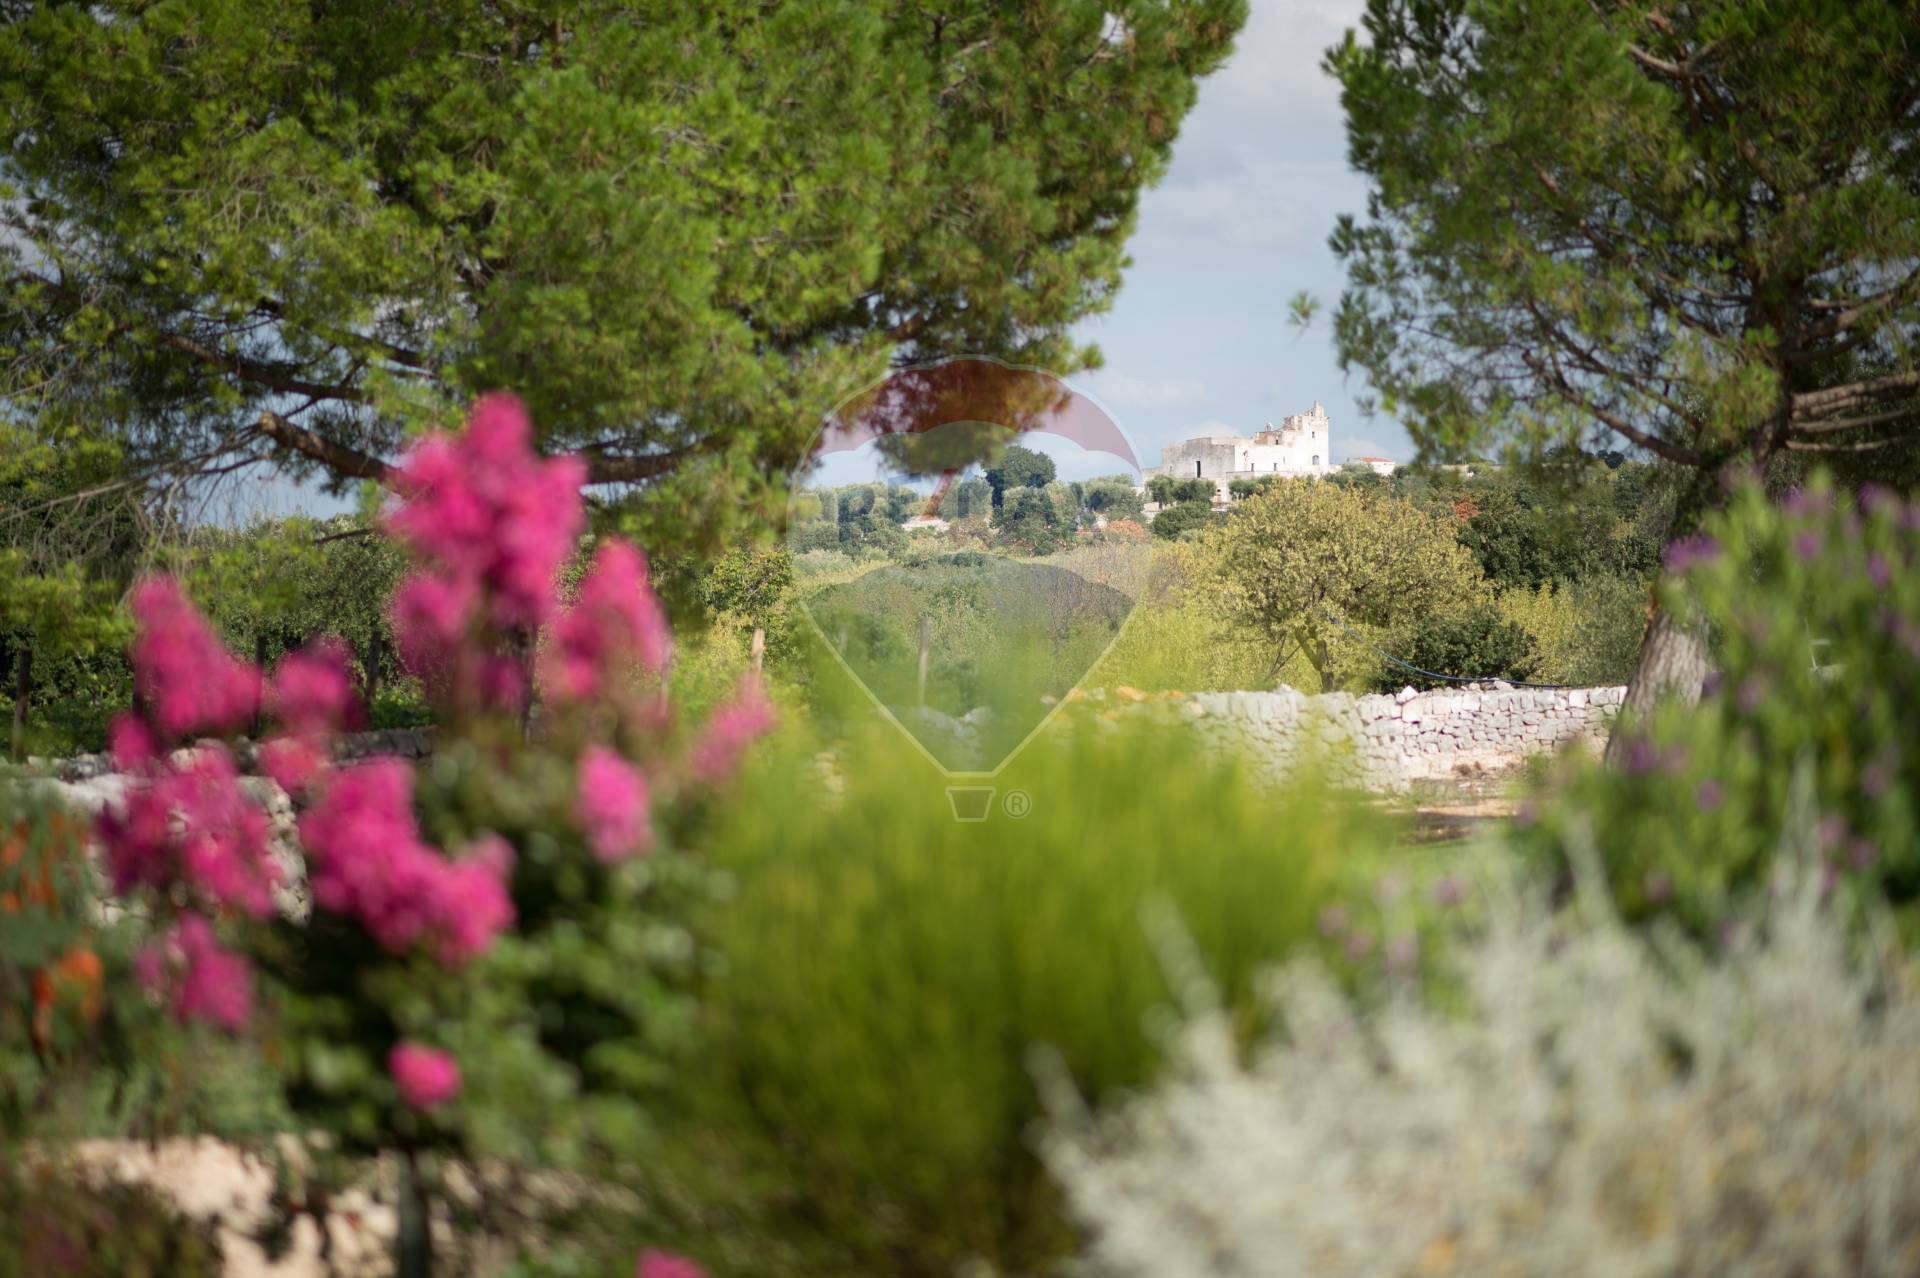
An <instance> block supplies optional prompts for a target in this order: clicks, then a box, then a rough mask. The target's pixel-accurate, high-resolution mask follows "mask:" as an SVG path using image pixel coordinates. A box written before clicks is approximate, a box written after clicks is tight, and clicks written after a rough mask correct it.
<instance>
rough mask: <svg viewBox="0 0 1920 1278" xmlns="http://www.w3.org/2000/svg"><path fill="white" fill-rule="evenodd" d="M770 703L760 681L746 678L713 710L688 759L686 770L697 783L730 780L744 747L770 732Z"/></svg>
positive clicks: (771, 704)
mask: <svg viewBox="0 0 1920 1278" xmlns="http://www.w3.org/2000/svg"><path fill="white" fill-rule="evenodd" d="M776 721H777V720H776V717H775V715H774V709H773V703H772V702H771V701H769V700H767V694H766V693H765V692H764V691H762V690H761V687H760V681H759V680H758V679H755V678H752V677H749V678H747V679H745V680H743V681H742V682H741V684H740V687H739V689H738V691H736V692H735V693H734V695H733V697H732V698H731V699H730V700H728V701H727V702H726V703H725V704H723V705H721V706H719V707H718V708H716V709H715V710H714V712H713V714H712V715H711V716H710V717H709V718H708V719H707V722H706V724H705V726H704V727H702V728H701V729H700V736H699V738H698V739H697V740H696V741H695V742H694V743H693V750H692V753H691V754H690V756H689V758H688V770H689V771H690V772H691V773H692V774H693V776H694V777H695V778H696V779H697V780H700V781H704V782H706V783H708V784H710V785H715V784H719V783H720V782H722V781H725V780H727V779H729V778H730V777H732V776H733V774H734V773H735V772H736V771H737V770H738V769H739V767H740V761H741V760H742V759H743V758H744V757H745V756H746V753H747V747H748V746H751V745H752V744H753V743H754V742H755V741H756V740H758V739H759V738H760V737H761V736H763V735H765V734H766V733H767V732H768V731H770V730H771V729H772V728H773V725H774V723H775V722H776Z"/></svg>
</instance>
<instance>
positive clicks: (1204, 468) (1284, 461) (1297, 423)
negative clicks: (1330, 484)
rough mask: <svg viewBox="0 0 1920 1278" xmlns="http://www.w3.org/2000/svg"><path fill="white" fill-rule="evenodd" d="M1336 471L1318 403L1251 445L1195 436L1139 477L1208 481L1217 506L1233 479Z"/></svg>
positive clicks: (1381, 463)
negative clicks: (1210, 483) (1214, 494)
mask: <svg viewBox="0 0 1920 1278" xmlns="http://www.w3.org/2000/svg"><path fill="white" fill-rule="evenodd" d="M1347 464H1348V465H1356V464H1358V465H1365V466H1368V467H1371V468H1372V469H1373V470H1375V471H1378V472H1379V473H1380V474H1383V475H1387V474H1392V473H1393V463H1392V462H1391V461H1388V460H1387V459H1386V458H1384V457H1355V458H1350V459H1348V462H1347ZM1339 469H1341V467H1340V466H1337V465H1335V464H1334V461H1333V435H1332V428H1331V423H1329V422H1328V420H1327V410H1326V408H1325V407H1323V406H1322V405H1320V404H1319V403H1315V404H1314V406H1313V407H1312V408H1311V409H1309V410H1307V411H1306V412H1304V413H1294V414H1293V415H1291V416H1289V417H1286V418H1284V419H1282V421H1281V422H1280V424H1279V425H1278V426H1275V425H1274V424H1273V423H1272V422H1268V423H1267V428H1266V429H1265V430H1262V431H1256V432H1255V433H1254V435H1253V438H1251V439H1245V438H1242V437H1241V436H1238V435H1200V436H1196V437H1195V438H1193V439H1183V440H1181V441H1180V442H1179V443H1177V444H1169V445H1167V446H1166V447H1165V448H1163V449H1161V450H1160V464H1159V465H1158V466H1150V467H1148V468H1147V470H1146V471H1145V476H1146V478H1148V479H1153V478H1155V477H1156V476H1159V475H1165V476H1167V477H1168V478H1170V479H1211V480H1213V481H1214V486H1215V489H1216V490H1217V492H1218V500H1220V501H1226V500H1227V497H1228V488H1227V486H1228V485H1229V484H1230V483H1232V482H1233V481H1234V480H1236V479H1254V478H1257V477H1259V476H1261V475H1294V476H1300V475H1330V474H1332V473H1334V472H1335V471H1337V470H1339Z"/></svg>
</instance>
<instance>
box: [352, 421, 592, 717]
mask: <svg viewBox="0 0 1920 1278" xmlns="http://www.w3.org/2000/svg"><path fill="white" fill-rule="evenodd" d="M396 478H397V483H398V487H399V488H400V490H401V493H402V494H403V496H404V498H405V500H404V502H403V503H402V504H401V505H400V507H399V508H398V509H396V510H395V511H394V512H393V514H392V515H391V516H389V518H388V520H387V527H388V529H389V530H390V531H391V532H392V533H393V534H394V535H395V536H396V537H398V538H399V539H400V540H401V541H403V542H405V543H406V544H407V545H408V546H409V547H410V548H411V549H412V550H413V552H414V555H415V557H416V558H417V559H418V560H419V561H420V564H421V568H420V570H419V571H417V572H416V573H415V574H414V575H413V576H412V577H410V578H408V579H407V580H406V581H404V582H402V583H401V585H400V587H399V589H398V590H396V591H395V593H394V600H393V622H394V630H395V635H396V638H397V640H398V644H399V648H400V653H401V657H402V659H403V660H405V661H406V663H407V665H408V667H409V668H410V669H411V670H413V671H414V673H415V674H418V675H420V676H421V677H423V678H427V679H429V680H432V681H435V682H437V683H439V684H440V685H441V686H442V687H452V686H459V687H463V688H464V687H466V686H473V687H477V688H478V689H479V690H480V691H481V692H482V694H483V695H484V696H486V697H487V698H488V699H489V700H490V701H492V702H494V703H497V704H513V703H515V702H517V701H519V700H520V699H521V698H523V697H524V696H525V680H524V678H523V677H522V676H521V675H520V674H519V670H518V667H517V665H516V664H515V663H514V662H513V661H512V659H511V658H510V657H507V656H506V655H504V654H500V653H497V652H488V653H487V654H486V656H485V659H484V660H483V661H481V662H480V663H479V667H478V668H477V669H475V668H471V666H470V665H468V664H467V663H466V662H464V661H463V658H467V657H469V656H470V655H471V651H470V646H469V642H468V641H469V640H470V639H472V638H473V637H474V634H475V631H476V629H480V630H482V631H483V633H484V630H485V629H487V628H491V629H492V630H494V631H496V632H499V633H501V634H510V633H515V632H519V633H527V632H531V631H534V630H537V629H539V628H540V627H541V626H542V625H544V624H546V622H547V621H548V620H550V619H551V618H552V616H553V614H554V611H555V607H556V605H555V596H554V574H555V573H556V571H557V570H558V569H559V566H560V563H561V561H562V560H564V559H565V558H566V556H567V555H568V553H569V552H571V550H572V549H573V542H574V538H575V537H577V536H578V535H579V533H580V529H581V526H582V523H583V519H582V514H581V506H580V483H581V481H582V480H583V479H584V478H585V467H584V466H583V464H582V463H581V462H580V460H579V459H578V458H575V457H556V458H551V459H542V458H541V457H540V455H539V454H538V453H536V452H535V451H534V450H533V444H532V427H531V426H530V424H529V423H528V421H527V414H526V410H525V408H524V407H522V406H521V404H520V401H519V400H517V399H515V398H513V397H512V396H510V395H488V396H485V397H483V398H482V399H481V400H480V401H479V402H478V403H477V404H475V405H474V409H473V413H472V415H471V416H470V417H469V419H468V421H467V428H466V430H465V432H463V433H462V434H461V435H460V436H458V437H457V438H456V437H449V436H446V435H430V436H428V437H427V438H426V439H425V440H423V441H421V443H420V444H419V445H417V446H416V447H415V448H414V449H413V450H412V452H410V453H409V454H408V456H407V458H406V460H405V461H404V462H403V463H402V464H401V466H400V468H399V470H398V472H397V476H396ZM486 646H487V645H482V647H483V648H485V647H486Z"/></svg>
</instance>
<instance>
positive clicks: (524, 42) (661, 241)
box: [0, 0, 1245, 523]
mask: <svg viewBox="0 0 1920 1278" xmlns="http://www.w3.org/2000/svg"><path fill="white" fill-rule="evenodd" d="M1244 9H1245V6H1244V2H1243V0H1097V2H1096V0H1084V2H1083V0H1068V2H1065V3H1057V4H1051V5H1048V6H1045V7H1044V8H1038V9H1036V8H1031V7H1021V6H1012V7H1008V6H990V5H955V4H945V5H934V6H925V5H909V4H902V3H897V2H893V3H889V2H886V0H812V2H809V3H795V4H780V5H766V4H759V3H747V2H745V0H713V2H711V3H701V4H697V5H688V4H679V3H657V2H655V3H642V4H634V3H624V2H623V3H612V2H611V0H565V2H564V3H563V2H561V0H530V2H529V3H524V4H511V5H508V4H499V3H494V2H493V0H449V2H448V3H437V4H432V5H425V6H399V7H396V6H393V5H390V4H385V3H375V2H374V0H348V2H347V3H342V4H331V5H325V6H319V7H315V6H312V5H308V4H304V3H294V2H292V0H244V2H243V0H209V2H207V3H194V4H164V3H163V4H153V3H146V2H145V0H108V2H107V3H101V4H90V5H79V4H71V3H64V2H61V0H19V2H18V3H9V4H7V5H5V6H0V130H3V131H4V141H3V142H0V279H4V280H5V281H6V288H5V289H4V290H0V356H3V357H4V358H0V400H4V402H5V403H6V404H7V405H8V408H9V411H12V412H17V413H32V414H35V415H39V416H44V417H49V418H53V419H57V420H59V421H61V422H65V423H72V424H79V425H85V426H87V427H88V428H90V429H97V430H99V431H102V432H105V433H107V434H109V435H110V436H111V437H112V438H114V439H116V440H118V441H120V442H122V443H124V445H125V446H126V448H127V450H128V454H129V456H128V462H129V465H131V466H132V467H134V468H135V469H136V470H137V471H141V472H142V473H144V471H145V469H147V468H149V467H153V466H164V467H167V468H170V469H172V470H174V471H175V472H180V471H191V470H193V469H196V468H200V467H205V466H209V465H215V464H222V463H230V462H231V461H232V460H233V459H235V458H236V457H244V456H247V455H249V454H261V455H267V454H270V455H272V456H274V457H275V458H277V459H279V460H282V461H286V462H290V463H293V464H295V465H297V466H302V467H305V468H307V469H309V470H312V469H316V468H317V469H320V470H323V471H325V472H326V473H327V474H328V475H330V476H332V477H334V478H336V479H343V480H344V479H351V478H356V477H358V478H381V477H383V476H384V475H385V473H386V470H385V468H386V463H387V459H389V458H390V457H391V456H392V455H393V452H394V450H395V448H396V447H397V446H398V445H399V444H400V443H401V442H402V441H403V440H404V439H405V437H406V436H407V434H408V432H409V431H410V430H412V429H414V428H416V427H417V426H418V425H420V424H421V423H423V422H430V421H444V420H446V419H447V418H448V417H449V416H450V415H451V414H452V413H453V412H454V411H455V410H456V408H457V406H458V405H459V404H460V403H462V402H463V401H464V400H466V399H467V398H468V397H470V396H471V395H473V394H474V393H475V392H477V391H479V390H483V389H487V388H492V387H500V386H505V387H509V388H512V389H514V390H516V391H518V392H520V393H521V394H522V395H523V396H524V397H525V398H526V399H527V400H528V401H529V404H530V407H531V410H532V414H533V418H534V421H535V422H536V423H537V425H538V428H539V429H540V430H541V431H542V433H543V436H544V439H543V444H544V445H545V446H546V447H548V448H550V449H575V450H580V451H582V452H583V453H584V454H585V455H586V457H587V459H588V462H589V469H590V475H591V477H592V479H593V480H594V481H595V482H627V483H643V484H647V485H649V486H651V487H652V488H653V489H655V490H656V491H658V492H661V493H663V494H664V495H665V496H667V497H685V496H686V494H687V493H689V492H691V491H692V489H693V486H694V485H696V484H697V485H700V486H702V491H706V492H712V491H714V490H718V491H720V492H722V493H728V492H733V493H741V494H745V495H747V496H749V497H751V496H753V495H755V494H763V493H766V492H767V491H768V490H769V489H770V488H771V487H772V485H771V484H770V483H769V482H768V477H769V476H773V475H777V474H779V473H781V472H783V471H784V470H785V468H786V467H787V466H788V465H789V464H790V463H792V462H793V461H795V460H797V454H798V451H799V450H800V449H801V448H802V447H803V446H804V444H805V441H806V439H807V438H808V437H809V435H810V432H811V430H812V428H813V426H814V425H815V424H816V423H817V421H818V418H819V415H820V413H821V412H823V411H824V410H825V408H827V407H829V406H830V405H831V404H832V403H833V402H834V400H835V399H836V398H838V397H839V396H840V395H842V394H844V393H845V392H846V390H847V389H848V388H849V386H852V385H857V384H859V383H861V382H863V381H870V380H872V378H873V377H874V376H875V375H876V374H877V373H878V372H880V371H882V370H884V369H885V368H886V367H887V365H888V363H889V362H890V361H905V360H911V359H914V358H924V357H925V356H926V355H928V354H929V353H938V352H945V351H952V350H968V351H979V352H982V353H987V354H995V355H1000V356H1003V357H1006V358H1010V359H1017V360H1019V361H1021V362H1024V363H1029V364H1044V365H1047V366H1049V367H1053V368H1056V369H1058V370H1060V371H1062V372H1065V371H1071V370H1072V369H1073V368H1075V367H1078V366H1081V365H1082V364H1084V363H1085V362H1087V361H1088V360H1089V359H1091V358H1092V354H1091V352H1090V351H1088V350H1086V349H1083V348H1080V347H1077V346H1076V345H1075V344H1074V343H1073V341H1072V340H1071V339H1070V337H1069V336H1068V330H1069V328H1070V326H1071V325H1072V324H1073V323H1074V322H1075V321H1076V320H1078V319H1080V318H1081V317H1083V316H1084V315H1086V314H1088V313H1089V312H1091V311H1095V310H1098V309H1100V308H1102V307H1103V306H1105V305H1106V304H1107V303H1108V301H1109V299H1110V298H1111V296H1112V294H1113V292H1114V290H1115V289H1116V288H1117V286H1118V284H1119V280H1120V270H1121V267H1122V265H1123V262H1124V256H1123V246H1124V242H1125V239H1126V237H1127V235H1128V232H1129V230H1130V229H1131V226H1132V224H1133V218H1134V212H1135V206H1136V203H1137V200H1138V196H1139V192H1140V190H1141V188H1142V187H1143V186H1144V185H1146V184H1148V183H1150V182H1152V181H1153V180H1155V179H1156V178H1157V177H1158V176H1159V174H1160V173H1161V172H1162V171H1163V170H1164V168H1165V164H1166V158H1167V152H1168V148H1169V146H1170V144H1171V142H1172V140H1173V137H1174V134H1175V132H1176V130H1177V128H1178V126H1179V123H1180V120H1181V118H1182V117H1183V116H1184V115H1185V113H1186V111H1187V110H1188V109H1189V108H1190V107H1191V105H1192V103H1193V100H1194V95H1195V82H1196V80H1197V78H1198V77H1200V76H1202V75H1204V74H1206V73H1207V72H1208V71H1210V70H1212V69H1213V68H1214V67H1215V66H1217V65H1218V64H1219V63H1220V61H1221V60H1222V59H1223V58H1224V57H1225V56H1226V54H1227V51H1228V49H1229V46H1230V42H1231V40H1232V37H1233V35H1234V33H1235V31H1236V30H1237V29H1238V27H1239V25H1240V23H1241V22H1242V20H1243V18H1244ZM661 504H663V505H664V504H666V503H661ZM681 505H682V507H683V510H686V509H691V510H692V511H693V512H695V513H683V515H682V517H681V522H683V523H707V522H712V521H713V520H721V519H727V518H734V517H738V512H740V511H742V510H743V509H744V510H751V509H753V508H754V506H753V503H752V502H742V501H738V500H728V499H723V500H705V501H702V502H700V503H698V504H697V505H693V506H689V505H688V503H685V502H682V503H681Z"/></svg>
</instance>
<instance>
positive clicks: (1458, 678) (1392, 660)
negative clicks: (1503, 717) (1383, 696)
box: [1320, 608, 1586, 691]
mask: <svg viewBox="0 0 1920 1278" xmlns="http://www.w3.org/2000/svg"><path fill="white" fill-rule="evenodd" d="M1320 611H1321V612H1322V613H1325V615H1326V618H1327V620H1328V621H1331V622H1332V623H1333V624H1334V625H1336V626H1338V627H1340V629H1341V630H1342V631H1343V632H1345V634H1346V636H1347V637H1348V638H1349V639H1355V640H1358V641H1359V642H1360V643H1362V644H1364V645H1365V646H1366V647H1368V648H1371V649H1373V651H1374V652H1375V653H1376V654H1377V655H1378V656H1380V657H1382V658H1384V659H1385V660H1386V661H1387V662H1388V664H1390V665H1395V666H1398V667H1400V668H1401V669H1402V670H1411V671H1412V672H1413V673H1415V674H1417V675H1424V676H1425V677H1427V678H1429V679H1439V680H1441V681H1442V682H1445V683H1492V682H1494V681H1495V679H1496V678H1497V676H1493V675H1450V674H1441V673H1440V672H1439V671H1438V670H1423V669H1421V668H1420V667H1419V666H1416V665H1414V664H1412V663H1411V662H1406V661H1402V660H1400V658H1398V657H1396V656H1394V655H1393V654H1392V653H1391V652H1388V651H1387V650H1386V649H1385V648H1382V647H1381V646H1380V645H1379V644H1377V643H1375V642H1373V640H1371V639H1369V638H1367V637H1366V636H1365V635H1363V634H1361V633H1359V632H1358V631H1356V630H1354V629H1353V628H1352V627H1351V626H1349V625H1347V623H1346V622H1344V621H1342V620H1340V618H1338V617H1336V616H1334V615H1333V614H1332V613H1331V612H1328V611H1327V610H1326V609H1325V608H1322V609H1321V610H1320ZM1499 682H1501V683H1504V684H1507V685H1508V686H1510V687H1514V688H1548V689H1556V690H1562V691H1564V690H1567V689H1572V688H1582V687H1585V686H1586V685H1585V684H1579V683H1528V682H1527V681H1526V680H1525V679H1499Z"/></svg>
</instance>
